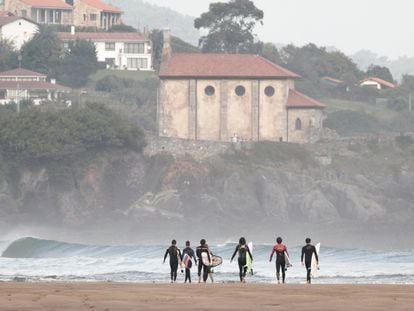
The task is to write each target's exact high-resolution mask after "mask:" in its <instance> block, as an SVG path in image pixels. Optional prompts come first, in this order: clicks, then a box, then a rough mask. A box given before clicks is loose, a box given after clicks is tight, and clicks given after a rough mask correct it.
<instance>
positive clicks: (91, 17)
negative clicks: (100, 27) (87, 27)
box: [89, 14, 96, 22]
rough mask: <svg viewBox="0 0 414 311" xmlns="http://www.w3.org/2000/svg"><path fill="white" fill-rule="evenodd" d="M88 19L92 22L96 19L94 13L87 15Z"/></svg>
mask: <svg viewBox="0 0 414 311" xmlns="http://www.w3.org/2000/svg"><path fill="white" fill-rule="evenodd" d="M89 19H90V20H91V21H93V22H94V21H96V14H91V15H89Z"/></svg>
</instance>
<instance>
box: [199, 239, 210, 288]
mask: <svg viewBox="0 0 414 311" xmlns="http://www.w3.org/2000/svg"><path fill="white" fill-rule="evenodd" d="M203 253H207V258H208V261H209V262H210V261H211V254H210V249H209V248H208V245H207V244H206V240H205V239H201V241H200V245H199V246H197V248H196V254H197V257H198V283H200V282H201V271H203V282H204V283H205V282H206V281H207V278H208V274H209V273H210V266H206V265H205V264H204V263H203V258H202V256H203Z"/></svg>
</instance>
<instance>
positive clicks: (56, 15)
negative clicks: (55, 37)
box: [55, 11, 62, 24]
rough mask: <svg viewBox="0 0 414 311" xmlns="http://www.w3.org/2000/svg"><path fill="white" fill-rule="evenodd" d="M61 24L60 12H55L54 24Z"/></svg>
mask: <svg viewBox="0 0 414 311" xmlns="http://www.w3.org/2000/svg"><path fill="white" fill-rule="evenodd" d="M61 23H62V11H55V24H61Z"/></svg>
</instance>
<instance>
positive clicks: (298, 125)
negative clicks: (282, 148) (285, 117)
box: [295, 118, 302, 131]
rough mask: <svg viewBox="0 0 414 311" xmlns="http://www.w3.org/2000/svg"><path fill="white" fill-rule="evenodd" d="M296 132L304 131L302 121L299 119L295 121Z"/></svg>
mask: <svg viewBox="0 0 414 311" xmlns="http://www.w3.org/2000/svg"><path fill="white" fill-rule="evenodd" d="M295 130H297V131H300V130H302V121H301V120H300V119H299V118H297V119H296V121H295Z"/></svg>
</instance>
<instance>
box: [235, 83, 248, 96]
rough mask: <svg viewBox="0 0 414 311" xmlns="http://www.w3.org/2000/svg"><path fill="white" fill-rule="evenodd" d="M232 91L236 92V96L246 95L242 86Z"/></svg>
mask: <svg viewBox="0 0 414 311" xmlns="http://www.w3.org/2000/svg"><path fill="white" fill-rule="evenodd" d="M234 91H235V92H236V95H237V96H243V95H244V94H245V93H246V89H245V88H244V86H243V85H238V86H236V89H235V90H234Z"/></svg>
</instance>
